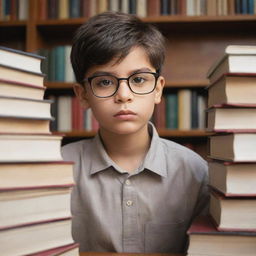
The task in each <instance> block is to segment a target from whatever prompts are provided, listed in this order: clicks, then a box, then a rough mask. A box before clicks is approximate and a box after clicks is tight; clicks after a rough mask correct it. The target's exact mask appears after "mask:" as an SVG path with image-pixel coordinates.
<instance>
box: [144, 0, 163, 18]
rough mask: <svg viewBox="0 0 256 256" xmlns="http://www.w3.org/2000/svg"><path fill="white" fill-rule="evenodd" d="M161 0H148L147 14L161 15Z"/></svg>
mask: <svg viewBox="0 0 256 256" xmlns="http://www.w3.org/2000/svg"><path fill="white" fill-rule="evenodd" d="M160 10H161V1H160V0H148V3H147V16H159V15H160V14H161V11H160Z"/></svg>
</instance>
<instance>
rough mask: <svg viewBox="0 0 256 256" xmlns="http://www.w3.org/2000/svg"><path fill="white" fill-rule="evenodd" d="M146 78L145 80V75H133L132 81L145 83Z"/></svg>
mask: <svg viewBox="0 0 256 256" xmlns="http://www.w3.org/2000/svg"><path fill="white" fill-rule="evenodd" d="M145 81H146V80H145V78H144V77H142V76H136V77H133V78H132V81H131V82H132V83H133V84H142V83H144V82H145Z"/></svg>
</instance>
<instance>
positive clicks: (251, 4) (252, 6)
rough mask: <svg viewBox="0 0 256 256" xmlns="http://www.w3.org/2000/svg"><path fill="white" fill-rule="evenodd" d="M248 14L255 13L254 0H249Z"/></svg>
mask: <svg viewBox="0 0 256 256" xmlns="http://www.w3.org/2000/svg"><path fill="white" fill-rule="evenodd" d="M248 14H255V13H254V0H248Z"/></svg>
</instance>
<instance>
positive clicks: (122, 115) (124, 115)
mask: <svg viewBox="0 0 256 256" xmlns="http://www.w3.org/2000/svg"><path fill="white" fill-rule="evenodd" d="M134 116H136V113H134V112H133V111H131V110H121V111H119V112H117V113H116V114H115V115H114V117H117V118H119V119H130V118H134Z"/></svg>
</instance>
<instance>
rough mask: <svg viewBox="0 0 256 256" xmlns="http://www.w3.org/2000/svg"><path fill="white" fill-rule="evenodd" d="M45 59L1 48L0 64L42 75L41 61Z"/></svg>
mask: <svg viewBox="0 0 256 256" xmlns="http://www.w3.org/2000/svg"><path fill="white" fill-rule="evenodd" d="M43 59H44V57H42V56H40V55H37V54H33V53H28V52H23V51H20V50H15V49H11V48H8V47H4V46H0V64H1V65H6V66H9V67H13V68H18V69H22V70H26V71H30V72H35V73H39V74H41V61H42V60H43Z"/></svg>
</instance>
